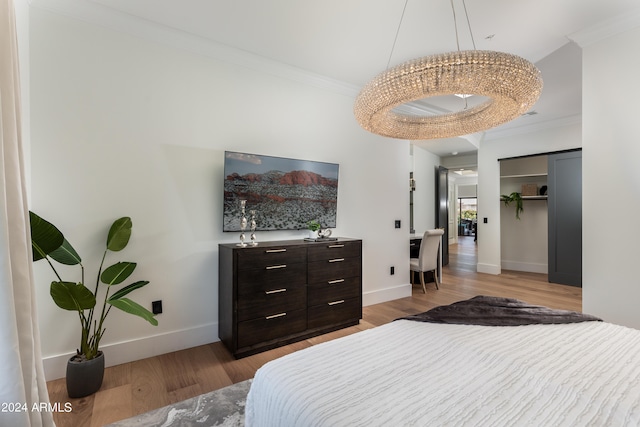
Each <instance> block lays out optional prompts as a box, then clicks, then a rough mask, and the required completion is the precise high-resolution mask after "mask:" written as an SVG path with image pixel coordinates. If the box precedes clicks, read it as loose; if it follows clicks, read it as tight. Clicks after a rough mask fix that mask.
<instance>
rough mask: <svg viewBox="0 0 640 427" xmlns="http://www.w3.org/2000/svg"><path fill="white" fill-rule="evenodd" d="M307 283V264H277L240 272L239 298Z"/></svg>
mask: <svg viewBox="0 0 640 427" xmlns="http://www.w3.org/2000/svg"><path fill="white" fill-rule="evenodd" d="M306 282H307V264H288V263H287V264H275V265H269V266H266V267H263V268H261V269H251V270H238V296H240V295H251V294H256V293H262V292H264V291H269V290H272V289H274V288H277V287H286V286H290V285H304V284H306Z"/></svg>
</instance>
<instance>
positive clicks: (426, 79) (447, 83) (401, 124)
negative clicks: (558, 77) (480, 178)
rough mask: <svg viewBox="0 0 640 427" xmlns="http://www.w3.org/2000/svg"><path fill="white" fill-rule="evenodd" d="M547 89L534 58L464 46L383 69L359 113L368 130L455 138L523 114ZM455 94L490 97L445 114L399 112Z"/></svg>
mask: <svg viewBox="0 0 640 427" xmlns="http://www.w3.org/2000/svg"><path fill="white" fill-rule="evenodd" d="M407 1H408V0H407ZM451 6H452V8H453V1H452V2H451ZM405 7H406V3H405ZM465 12H466V7H465ZM403 15H404V13H403ZM467 22H468V19H467ZM454 23H455V9H454ZM398 29H399V27H398ZM456 38H457V28H456ZM472 40H473V35H472ZM474 48H475V43H474ZM541 91H542V78H541V76H540V71H539V70H538V69H537V68H536V67H535V66H534V65H533V64H532V63H530V62H529V61H527V60H525V59H523V58H521V57H519V56H516V55H512V54H508V53H503V52H495V51H486V50H467V51H460V50H459V48H458V51H456V52H449V53H443V54H437V55H430V56H425V57H422V58H418V59H414V60H411V61H408V62H405V63H402V64H400V65H398V66H396V67H393V68H390V69H387V70H386V71H384V72H383V73H381V74H379V75H378V76H376V77H375V78H374V79H373V80H371V81H370V82H369V83H367V84H366V85H365V86H364V88H363V89H362V90H361V91H360V94H359V95H358V97H357V98H356V102H355V106H354V114H355V117H356V120H357V121H358V123H360V126H362V127H363V128H364V129H365V130H367V131H369V132H372V133H375V134H378V135H382V136H387V137H391V138H398V139H409V140H422V139H436V138H452V137H456V136H461V135H468V134H471V133H475V132H480V131H484V130H487V129H491V128H493V127H496V126H499V125H501V124H503V123H506V122H508V121H511V120H513V119H515V118H517V117H519V116H520V115H522V114H524V113H525V112H527V110H529V109H530V108H531V107H532V106H533V104H535V102H536V101H537V100H538V97H539V96H540V92H541ZM455 94H465V95H480V96H484V97H487V98H488V100H487V101H485V102H483V103H481V104H479V105H477V106H475V107H473V108H469V109H464V110H462V111H458V112H451V113H446V114H439V115H430V116H420V115H411V114H403V113H399V112H396V111H394V108H396V107H399V106H401V105H403V104H406V103H409V102H412V101H417V100H419V99H424V98H429V97H433V96H442V95H455Z"/></svg>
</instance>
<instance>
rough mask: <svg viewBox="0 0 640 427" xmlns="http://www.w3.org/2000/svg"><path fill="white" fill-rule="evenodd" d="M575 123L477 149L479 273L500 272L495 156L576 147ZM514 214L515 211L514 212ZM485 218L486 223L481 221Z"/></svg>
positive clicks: (484, 143) (487, 142)
mask: <svg viewBox="0 0 640 427" xmlns="http://www.w3.org/2000/svg"><path fill="white" fill-rule="evenodd" d="M581 138H582V137H581V127H580V124H579V123H576V124H570V125H567V126H563V127H557V128H549V129H543V130H540V131H538V132H535V133H527V134H522V135H516V136H511V137H503V138H499V139H492V140H485V141H482V142H481V143H480V148H479V150H478V264H477V270H478V272H480V273H489V274H500V271H501V250H500V242H501V237H500V216H501V213H500V210H501V206H502V203H501V202H500V164H499V162H498V159H502V158H509V157H517V156H524V155H529V154H539V153H546V152H550V151H559V150H567V149H571V148H579V147H581V145H582V141H581ZM514 215H515V213H514ZM484 218H487V223H486V224H485V223H484Z"/></svg>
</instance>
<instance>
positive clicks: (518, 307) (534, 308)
mask: <svg viewBox="0 0 640 427" xmlns="http://www.w3.org/2000/svg"><path fill="white" fill-rule="evenodd" d="M400 319H405V320H415V321H419V322H431V323H450V324H457V325H481V326H520V325H535V324H557V323H577V322H589V321H597V322H601V321H602V319H599V318H597V317H595V316H591V315H588V314H582V313H578V312H575V311H568V310H554V309H551V308H548V307H543V306H540V305H531V304H527V303H526V302H523V301H520V300H517V299H512V298H501V297H489V296H482V295H480V296H476V297H473V298H471V299H468V300H465V301H459V302H455V303H453V304H450V305H443V306H440V307H436V308H433V309H431V310H429V311H426V312H424V313H420V314H414V315H412V316H406V317H401V318H400ZM397 320H399V319H397Z"/></svg>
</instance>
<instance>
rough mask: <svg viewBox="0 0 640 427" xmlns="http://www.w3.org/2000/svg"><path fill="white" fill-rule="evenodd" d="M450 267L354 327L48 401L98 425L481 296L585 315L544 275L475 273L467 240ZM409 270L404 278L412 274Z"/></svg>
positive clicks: (192, 353) (181, 357) (139, 364)
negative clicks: (271, 363) (298, 353)
mask: <svg viewBox="0 0 640 427" xmlns="http://www.w3.org/2000/svg"><path fill="white" fill-rule="evenodd" d="M449 248H450V263H449V265H448V266H446V267H445V268H444V269H443V283H442V284H441V286H440V290H436V289H435V285H434V284H433V283H430V284H427V293H426V294H423V293H422V288H421V286H420V285H414V286H413V295H412V296H411V297H409V298H403V299H399V300H395V301H389V302H386V303H382V304H377V305H373V306H368V307H364V309H363V319H362V320H361V321H360V324H359V325H357V326H352V327H350V328H347V329H343V330H340V331H336V332H332V333H329V334H326V335H322V336H319V337H314V338H310V339H308V340H305V341H301V342H298V343H294V344H290V345H288V346H285V347H281V348H277V349H274V350H270V351H267V352H264V353H260V354H256V355H253V356H249V357H246V358H244V359H240V360H235V359H234V358H233V357H232V356H231V355H230V354H229V353H228V352H227V350H226V349H225V347H224V346H223V345H222V344H221V343H220V342H216V343H212V344H207V345H203V346H199V347H195V348H190V349H187V350H182V351H177V352H174V353H168V354H163V355H160V356H156V357H151V358H148V359H143V360H138V361H135V362H131V363H125V364H122V365H118V366H113V367H109V368H107V369H106V370H105V376H104V382H103V385H102V388H101V389H100V391H98V392H97V393H95V394H94V395H92V396H89V397H85V398H81V399H70V398H68V397H67V395H66V386H65V383H64V379H60V380H54V381H50V382H48V383H47V386H48V389H49V397H50V399H51V403H54V402H60V404H61V406H62V407H64V404H65V402H70V403H71V405H72V411H71V412H68V413H64V412H61V413H55V414H54V420H55V422H56V425H57V426H58V427H78V426H91V427H98V426H103V425H105V424H109V423H112V422H115V421H119V420H122V419H125V418H129V417H131V416H134V415H137V414H141V413H143V412H147V411H150V410H152V409H156V408H160V407H162V406H165V405H169V404H171V403H175V402H179V401H181V400H184V399H187V398H190V397H194V396H197V395H199V394H202V393H207V392H209V391H212V390H217V389H219V388H222V387H226V386H228V385H231V384H234V383H237V382H240V381H244V380H246V379H249V378H253V376H254V374H255V372H256V370H258V368H260V367H261V366H262V365H263V364H265V363H267V362H269V361H270V360H273V359H276V358H278V357H281V356H284V355H285V354H289V353H291V352H294V351H297V350H300V349H303V348H306V347H309V346H312V345H316V344H319V343H321V342H324V341H328V340H332V339H335V338H338V337H342V336H345V335H349V334H352V333H355V332H358V331H361V330H364V329H368V328H372V327H375V326H379V325H382V324H385V323H388V322H390V321H392V320H393V319H396V318H398V317H402V316H404V315H407V314H415V313H420V312H423V311H426V310H429V309H431V308H433V307H436V306H439V305H444V304H450V303H452V302H455V301H460V300H463V299H467V298H471V297H474V296H476V295H495V296H504V297H510V298H518V299H521V300H525V301H527V302H530V303H532V304H539V305H546V306H548V307H552V308H559V309H566V310H574V311H581V309H582V292H581V289H580V288H575V287H571V286H564V285H556V284H551V283H548V282H547V276H546V275H544V274H535V273H522V272H515V271H503V273H502V274H501V275H499V276H494V275H488V274H482V273H476V272H475V264H476V245H475V242H473V237H463V238H460V241H459V243H458V244H456V245H451V246H450V247H449ZM408 274H409V273H408V272H407V276H408Z"/></svg>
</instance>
